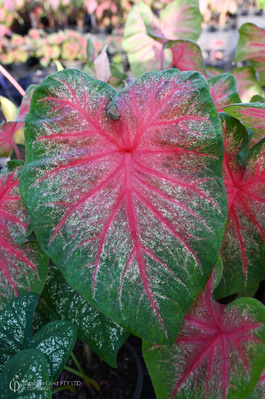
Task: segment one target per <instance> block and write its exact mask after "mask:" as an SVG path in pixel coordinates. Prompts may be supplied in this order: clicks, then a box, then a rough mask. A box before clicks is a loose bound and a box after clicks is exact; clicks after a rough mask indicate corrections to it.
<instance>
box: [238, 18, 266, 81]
mask: <svg viewBox="0 0 266 400" xmlns="http://www.w3.org/2000/svg"><path fill="white" fill-rule="evenodd" d="M264 52H265V29H262V28H259V27H258V26H257V25H255V24H251V23H247V24H244V25H242V26H241V27H240V29H239V40H238V44H237V47H236V52H235V61H236V62H237V61H245V60H248V61H249V62H250V64H251V66H252V67H254V68H255V70H256V71H258V73H259V75H260V83H261V85H262V86H264V84H265V76H264V75H265V53H264Z"/></svg>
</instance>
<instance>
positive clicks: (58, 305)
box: [43, 267, 129, 367]
mask: <svg viewBox="0 0 266 400" xmlns="http://www.w3.org/2000/svg"><path fill="white" fill-rule="evenodd" d="M53 268H55V267H53ZM43 295H44V297H45V300H46V302H47V304H48V305H49V306H50V307H51V309H52V310H54V311H55V312H56V313H57V315H58V316H59V317H60V319H61V320H67V321H71V322H72V323H74V324H75V325H76V327H77V329H78V337H79V338H80V339H81V340H82V341H83V342H85V343H87V345H88V346H90V348H91V349H92V350H94V351H95V352H96V353H97V354H98V355H99V356H100V357H101V358H103V360H104V361H105V362H107V363H108V364H109V365H111V366H112V367H116V357H117V352H118V350H119V349H120V347H121V346H122V344H123V343H124V342H125V341H126V339H127V338H128V336H129V332H127V331H125V330H124V329H123V328H121V327H120V326H119V325H117V324H116V323H115V322H114V321H113V320H111V319H110V318H108V317H106V316H105V315H104V314H102V313H100V312H99V311H97V310H96V309H95V308H93V307H92V306H91V305H90V304H89V303H88V302H87V301H86V300H84V298H83V297H82V296H81V295H79V294H78V293H77V292H75V291H74V290H73V289H72V288H71V286H69V285H68V283H67V282H66V281H65V279H64V278H63V276H62V275H61V273H60V272H59V274H57V275H56V276H55V277H54V278H53V279H51V280H50V281H49V282H47V286H45V288H44V292H43Z"/></svg>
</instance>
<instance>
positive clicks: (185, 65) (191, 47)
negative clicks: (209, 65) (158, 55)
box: [165, 40, 208, 77]
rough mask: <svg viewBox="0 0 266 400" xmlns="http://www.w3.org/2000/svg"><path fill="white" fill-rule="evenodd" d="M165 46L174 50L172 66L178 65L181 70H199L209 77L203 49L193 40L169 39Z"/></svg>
mask: <svg viewBox="0 0 266 400" xmlns="http://www.w3.org/2000/svg"><path fill="white" fill-rule="evenodd" d="M165 48H167V49H171V51H172V57H173V59H172V62H171V64H170V67H176V68H178V69H179V70H180V71H198V72H201V73H202V74H203V75H204V76H205V77H208V74H207V71H206V68H205V64H204V61H203V57H202V54H201V50H200V47H199V45H197V43H195V42H193V41H192V40H174V41H168V42H167V44H166V45H165Z"/></svg>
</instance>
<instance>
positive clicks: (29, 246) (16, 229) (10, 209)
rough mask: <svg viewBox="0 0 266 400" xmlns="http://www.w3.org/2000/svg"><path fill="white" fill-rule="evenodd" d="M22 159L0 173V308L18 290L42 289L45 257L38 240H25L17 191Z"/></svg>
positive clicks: (25, 222) (26, 222) (25, 221)
mask: <svg viewBox="0 0 266 400" xmlns="http://www.w3.org/2000/svg"><path fill="white" fill-rule="evenodd" d="M22 166H23V162H21V161H12V162H9V163H8V167H7V168H4V169H2V171H1V173H0V254H1V258H0V309H1V308H2V307H4V306H5V305H6V304H7V303H8V301H9V300H11V299H12V298H14V297H15V296H18V295H19V294H21V293H24V292H28V291H34V292H37V293H41V291H42V289H43V286H44V282H45V277H46V273H47V267H48V257H47V256H46V255H45V254H44V253H43V252H42V250H41V249H40V247H39V245H38V244H37V242H30V241H28V242H26V243H24V242H25V239H26V237H27V233H28V230H29V228H30V220H29V216H28V213H27V211H26V208H25V206H24V204H23V201H22V198H21V195H20V191H19V178H20V173H21V170H22Z"/></svg>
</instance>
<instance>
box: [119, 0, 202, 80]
mask: <svg viewBox="0 0 266 400" xmlns="http://www.w3.org/2000/svg"><path fill="white" fill-rule="evenodd" d="M143 16H144V19H145V23H146V26H145V23H144V21H143ZM146 28H147V29H148V34H147V30H146ZM200 31H201V14H200V12H199V5H198V1H197V0H192V1H191V0H174V1H172V2H171V3H170V4H168V5H167V6H166V7H165V8H164V9H163V10H162V11H161V14H160V18H158V17H157V16H156V15H155V14H153V12H152V10H151V8H150V7H149V6H147V5H146V4H144V3H142V2H141V3H139V4H137V5H135V6H134V7H132V9H131V11H130V13H129V15H128V19H127V22H126V25H125V30H124V39H123V49H124V51H125V52H126V53H127V55H128V58H129V63H130V66H131V70H132V72H133V74H134V75H135V76H139V75H141V74H143V73H145V72H147V71H154V70H158V69H163V68H166V67H169V65H170V63H171V52H170V51H169V50H163V47H162V44H164V43H165V42H166V39H168V40H176V39H191V40H197V39H198V37H199V35H200Z"/></svg>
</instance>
